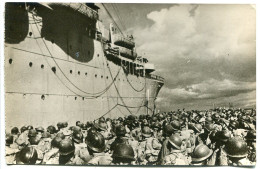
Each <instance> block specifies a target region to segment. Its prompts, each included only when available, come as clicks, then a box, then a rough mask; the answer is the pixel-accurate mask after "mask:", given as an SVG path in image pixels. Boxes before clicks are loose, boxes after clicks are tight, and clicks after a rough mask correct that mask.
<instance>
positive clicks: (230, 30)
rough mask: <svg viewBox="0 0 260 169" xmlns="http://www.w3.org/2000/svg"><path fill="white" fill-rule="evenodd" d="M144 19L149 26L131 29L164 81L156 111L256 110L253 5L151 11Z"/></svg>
mask: <svg viewBox="0 0 260 169" xmlns="http://www.w3.org/2000/svg"><path fill="white" fill-rule="evenodd" d="M147 19H148V20H151V21H152V22H153V24H151V25H149V26H147V27H139V26H138V25H137V26H136V27H135V28H134V29H133V30H134V37H135V39H136V43H137V50H138V51H139V53H145V54H146V56H147V58H148V59H149V61H150V62H153V63H155V65H156V67H157V74H159V75H161V76H163V77H164V78H165V79H166V82H165V86H164V87H163V88H162V91H161V93H160V94H159V96H158V100H157V102H158V106H159V108H161V109H166V108H167V107H168V106H171V108H176V107H179V106H183V107H186V106H188V107H198V105H200V106H199V107H202V108H203V107H207V106H209V105H211V103H212V102H213V103H216V104H223V101H226V102H227V103H229V102H230V103H233V104H236V105H237V106H241V107H243V106H253V105H255V89H256V85H255V81H256V44H255V37H256V30H255V29H256V25H255V24H256V21H255V19H256V17H255V9H254V8H253V7H252V6H250V5H178V6H172V7H170V8H164V9H161V10H159V11H153V12H150V13H148V14H147ZM238 97H239V98H238ZM168 103H169V104H168ZM172 105H174V106H175V107H172Z"/></svg>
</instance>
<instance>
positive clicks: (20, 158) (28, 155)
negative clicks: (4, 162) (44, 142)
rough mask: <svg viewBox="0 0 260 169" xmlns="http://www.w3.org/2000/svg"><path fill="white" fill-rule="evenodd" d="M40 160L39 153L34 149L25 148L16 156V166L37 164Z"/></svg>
mask: <svg viewBox="0 0 260 169" xmlns="http://www.w3.org/2000/svg"><path fill="white" fill-rule="evenodd" d="M37 159H38V154H37V151H36V150H35V148H34V147H30V146H29V147H24V148H23V149H22V150H21V151H20V152H18V153H17V154H16V164H36V161H37Z"/></svg>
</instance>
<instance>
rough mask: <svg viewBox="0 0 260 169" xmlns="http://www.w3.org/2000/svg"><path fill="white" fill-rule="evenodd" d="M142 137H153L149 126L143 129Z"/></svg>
mask: <svg viewBox="0 0 260 169" xmlns="http://www.w3.org/2000/svg"><path fill="white" fill-rule="evenodd" d="M142 135H143V136H144V137H151V135H152V131H151V129H150V128H149V127H147V126H145V127H143V129H142Z"/></svg>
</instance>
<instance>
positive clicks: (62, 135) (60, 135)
mask: <svg viewBox="0 0 260 169" xmlns="http://www.w3.org/2000/svg"><path fill="white" fill-rule="evenodd" d="M56 137H60V138H62V139H64V138H65V135H64V134H63V133H58V134H57V135H56Z"/></svg>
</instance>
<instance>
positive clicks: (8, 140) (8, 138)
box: [5, 134, 14, 146]
mask: <svg viewBox="0 0 260 169" xmlns="http://www.w3.org/2000/svg"><path fill="white" fill-rule="evenodd" d="M13 142H14V137H13V136H12V135H11V134H7V135H6V136H5V145H7V146H9V145H11V144H13Z"/></svg>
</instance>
